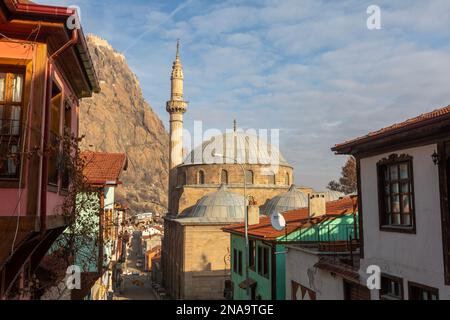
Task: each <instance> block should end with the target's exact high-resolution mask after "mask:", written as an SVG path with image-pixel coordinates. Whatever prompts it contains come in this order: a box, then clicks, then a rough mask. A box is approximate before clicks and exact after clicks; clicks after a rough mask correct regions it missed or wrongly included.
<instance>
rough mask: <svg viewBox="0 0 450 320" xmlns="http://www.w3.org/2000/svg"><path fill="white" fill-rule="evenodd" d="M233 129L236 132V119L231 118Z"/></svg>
mask: <svg viewBox="0 0 450 320" xmlns="http://www.w3.org/2000/svg"><path fill="white" fill-rule="evenodd" d="M233 131H234V132H236V119H234V120H233Z"/></svg>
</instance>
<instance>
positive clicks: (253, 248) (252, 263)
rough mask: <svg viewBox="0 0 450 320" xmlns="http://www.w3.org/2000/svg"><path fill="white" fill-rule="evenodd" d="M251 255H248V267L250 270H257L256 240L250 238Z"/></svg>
mask: <svg viewBox="0 0 450 320" xmlns="http://www.w3.org/2000/svg"><path fill="white" fill-rule="evenodd" d="M248 252H249V257H248V261H249V262H248V265H249V266H248V267H249V269H250V270H253V271H255V268H256V241H255V240H250V241H249V249H248Z"/></svg>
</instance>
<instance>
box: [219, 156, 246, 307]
mask: <svg viewBox="0 0 450 320" xmlns="http://www.w3.org/2000/svg"><path fill="white" fill-rule="evenodd" d="M213 157H221V158H224V159H228V160H232V161H233V163H234V164H238V165H239V166H240V167H241V169H242V174H243V177H244V224H245V282H246V287H245V290H246V293H247V297H248V298H249V299H251V298H250V294H249V287H248V265H249V241H248V211H247V195H246V192H247V175H246V172H245V168H244V165H243V164H242V163H238V162H237V160H236V159H234V158H231V157H227V156H225V155H223V154H220V153H213Z"/></svg>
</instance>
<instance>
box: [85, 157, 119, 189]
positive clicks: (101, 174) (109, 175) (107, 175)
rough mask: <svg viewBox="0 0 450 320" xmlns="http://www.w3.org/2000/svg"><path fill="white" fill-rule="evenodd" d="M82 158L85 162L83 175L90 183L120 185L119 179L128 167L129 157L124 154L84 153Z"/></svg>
mask: <svg viewBox="0 0 450 320" xmlns="http://www.w3.org/2000/svg"><path fill="white" fill-rule="evenodd" d="M81 157H82V158H83V159H84V161H85V167H84V169H83V174H84V176H85V177H86V179H87V182H88V183H92V184H103V183H106V182H110V181H111V182H112V181H114V182H115V183H119V177H120V174H121V173H122V171H123V170H126V167H127V157H126V155H125V154H123V153H106V152H92V151H84V152H82V153H81Z"/></svg>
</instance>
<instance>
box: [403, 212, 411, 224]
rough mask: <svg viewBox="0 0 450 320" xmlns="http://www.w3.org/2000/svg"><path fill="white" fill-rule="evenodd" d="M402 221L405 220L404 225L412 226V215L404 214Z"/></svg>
mask: <svg viewBox="0 0 450 320" xmlns="http://www.w3.org/2000/svg"><path fill="white" fill-rule="evenodd" d="M402 219H403V221H402V224H403V225H405V226H410V225H411V224H412V223H411V215H410V214H404V215H403V216H402Z"/></svg>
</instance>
